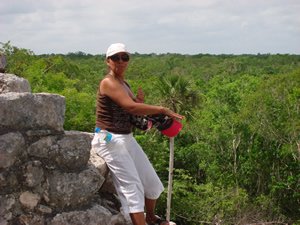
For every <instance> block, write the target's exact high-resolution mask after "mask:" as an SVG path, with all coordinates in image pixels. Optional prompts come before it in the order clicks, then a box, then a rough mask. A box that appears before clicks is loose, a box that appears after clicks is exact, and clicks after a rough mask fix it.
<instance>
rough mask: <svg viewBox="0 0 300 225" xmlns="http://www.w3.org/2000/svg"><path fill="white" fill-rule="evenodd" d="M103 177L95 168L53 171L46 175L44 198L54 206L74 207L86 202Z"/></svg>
mask: <svg viewBox="0 0 300 225" xmlns="http://www.w3.org/2000/svg"><path fill="white" fill-rule="evenodd" d="M104 180H105V178H104V177H103V176H102V175H101V174H100V173H99V172H98V170H97V169H96V168H91V167H89V168H87V169H86V170H83V171H82V172H80V173H61V172H60V171H53V172H52V173H51V174H49V175H48V178H47V184H48V185H49V187H48V192H47V193H45V195H46V197H45V200H46V201H48V204H50V205H51V206H53V207H55V208H61V209H63V208H66V207H71V208H74V207H76V206H79V205H80V204H84V203H86V202H87V201H88V200H90V199H91V197H92V196H93V195H94V194H95V193H96V192H97V191H98V190H99V189H100V187H101V186H102V184H103V182H104Z"/></svg>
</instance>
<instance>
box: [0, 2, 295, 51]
mask: <svg viewBox="0 0 300 225" xmlns="http://www.w3.org/2000/svg"><path fill="white" fill-rule="evenodd" d="M8 41H10V44H11V45H13V46H16V47H18V48H25V49H29V50H32V51H33V52H34V53H35V54H51V53H62V54H67V53H70V52H78V51H81V52H85V53H89V54H105V52H106V49H107V47H108V46H109V45H110V44H111V43H116V42H122V43H125V44H126V46H127V48H128V49H129V51H130V52H133V53H134V52H138V53H141V54H143V53H146V54H149V53H156V54H161V53H178V54H201V53H202V54H258V53H260V54H300V0H105V1H104V0H81V1H79V0H9V1H8V0H0V42H2V43H7V42H8Z"/></svg>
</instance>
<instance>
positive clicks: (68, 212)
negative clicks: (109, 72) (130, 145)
mask: <svg viewBox="0 0 300 225" xmlns="http://www.w3.org/2000/svg"><path fill="white" fill-rule="evenodd" d="M64 114H65V98H64V97H63V96H60V95H56V94H48V93H37V94H33V93H31V89H30V85H29V83H28V81H27V80H25V79H23V78H20V77H17V76H15V75H13V74H5V73H0V225H16V224H26V225H31V224H32V225H121V224H130V223H129V222H126V220H125V219H124V217H123V216H122V214H121V213H120V211H119V208H120V204H119V201H118V198H117V196H116V193H115V191H114V188H113V185H112V183H111V179H110V176H109V172H108V169H107V166H106V165H105V162H104V161H103V160H102V159H101V158H100V157H99V156H97V154H95V152H94V151H93V149H91V144H90V143H91V140H92V138H93V134H91V133H85V132H79V131H65V130H64V129H63V124H64Z"/></svg>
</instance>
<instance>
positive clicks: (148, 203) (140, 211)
mask: <svg viewBox="0 0 300 225" xmlns="http://www.w3.org/2000/svg"><path fill="white" fill-rule="evenodd" d="M129 59H130V55H129V52H128V51H127V50H126V47H125V45H124V44H122V43H115V44H112V45H110V46H109V48H108V50H107V53H106V64H107V65H108V68H109V72H108V74H107V75H106V76H105V77H104V78H103V79H102V80H101V82H100V84H99V88H98V93H97V110H96V127H97V128H96V131H97V132H98V133H95V137H94V139H93V142H92V145H93V148H95V149H96V152H97V154H98V155H100V156H101V157H102V158H103V159H104V160H105V161H106V163H107V165H108V167H109V169H110V171H111V174H112V178H113V182H114V185H115V188H116V190H117V193H118V195H119V198H120V201H121V204H122V211H123V213H126V214H127V213H129V215H130V218H131V220H132V223H133V224H134V225H146V222H147V224H149V225H150V224H151V225H152V224H153V225H155V224H159V225H169V224H174V223H172V222H167V221H162V220H161V219H160V218H158V217H157V216H156V215H155V212H154V211H155V204H156V200H157V199H158V197H159V196H160V194H161V193H162V191H163V190H164V187H163V185H162V183H161V181H160V179H159V178H158V176H157V174H156V172H155V170H154V169H153V167H152V165H151V163H150V162H149V160H148V158H147V156H146V155H145V153H144V151H143V150H142V148H141V147H140V146H139V144H138V143H137V142H136V140H135V139H134V137H133V135H132V126H133V125H132V124H131V116H132V115H152V114H165V115H167V116H170V117H172V118H174V119H182V118H183V116H181V115H179V114H177V113H174V112H173V111H171V110H169V109H167V108H165V107H162V106H154V105H148V104H144V93H143V91H142V89H139V90H138V93H137V96H134V95H133V93H132V92H131V90H130V87H129V85H128V84H127V82H126V81H125V71H126V68H127V66H128V62H129ZM144 208H145V209H146V218H145V216H144Z"/></svg>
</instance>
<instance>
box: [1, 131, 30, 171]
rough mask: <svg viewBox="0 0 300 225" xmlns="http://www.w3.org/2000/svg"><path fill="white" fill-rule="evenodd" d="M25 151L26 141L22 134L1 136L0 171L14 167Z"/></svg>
mask: <svg viewBox="0 0 300 225" xmlns="http://www.w3.org/2000/svg"><path fill="white" fill-rule="evenodd" d="M25 150H26V146H25V140H24V138H23V136H22V134H21V133H19V132H15V133H7V134H3V135H0V169H1V168H7V167H10V166H12V165H13V164H14V163H15V162H16V161H17V160H18V157H19V155H20V154H21V153H22V152H23V151H25Z"/></svg>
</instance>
